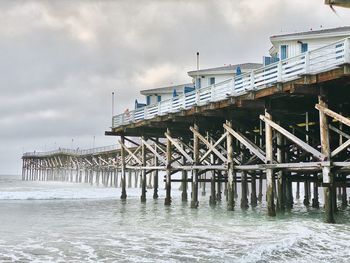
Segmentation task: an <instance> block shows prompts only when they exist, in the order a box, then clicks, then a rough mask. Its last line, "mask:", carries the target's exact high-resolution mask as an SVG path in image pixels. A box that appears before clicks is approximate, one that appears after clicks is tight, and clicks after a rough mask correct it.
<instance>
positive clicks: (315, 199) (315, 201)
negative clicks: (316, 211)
mask: <svg viewBox="0 0 350 263" xmlns="http://www.w3.org/2000/svg"><path fill="white" fill-rule="evenodd" d="M314 177H315V179H314V182H313V190H314V191H313V192H314V197H313V198H312V207H313V208H319V207H320V203H319V201H318V185H317V173H316V174H314Z"/></svg>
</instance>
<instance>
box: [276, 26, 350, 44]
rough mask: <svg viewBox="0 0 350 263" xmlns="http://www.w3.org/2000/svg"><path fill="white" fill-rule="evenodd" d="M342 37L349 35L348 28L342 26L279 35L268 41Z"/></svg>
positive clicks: (349, 30) (349, 27)
mask: <svg viewBox="0 0 350 263" xmlns="http://www.w3.org/2000/svg"><path fill="white" fill-rule="evenodd" d="M334 35H335V36H338V35H339V36H342V35H350V26H343V27H336V28H327V29H320V30H312V29H311V30H309V31H303V32H296V33H288V34H281V35H274V36H271V37H270V40H271V41H273V40H279V39H285V38H291V39H293V38H300V37H315V36H319V37H327V36H334Z"/></svg>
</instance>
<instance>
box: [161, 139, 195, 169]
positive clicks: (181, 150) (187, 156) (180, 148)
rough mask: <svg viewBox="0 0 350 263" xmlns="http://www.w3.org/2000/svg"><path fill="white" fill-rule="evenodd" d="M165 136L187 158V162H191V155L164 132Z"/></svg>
mask: <svg viewBox="0 0 350 263" xmlns="http://www.w3.org/2000/svg"><path fill="white" fill-rule="evenodd" d="M164 135H165V137H166V138H167V139H168V140H169V141H170V142H171V143H172V144H173V145H174V146H175V148H176V149H177V150H178V151H179V152H180V153H181V154H182V155H183V156H184V157H185V158H186V159H187V161H188V162H190V163H193V159H192V157H191V156H189V155H188V154H187V152H186V151H185V150H184V149H183V147H181V145H180V144H179V143H178V142H177V141H176V140H174V139H173V138H172V137H171V136H170V135H169V134H167V133H164Z"/></svg>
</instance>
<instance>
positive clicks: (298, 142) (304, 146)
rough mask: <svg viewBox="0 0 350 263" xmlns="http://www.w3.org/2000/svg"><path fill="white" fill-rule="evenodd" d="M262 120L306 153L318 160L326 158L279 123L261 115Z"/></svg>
mask: <svg viewBox="0 0 350 263" xmlns="http://www.w3.org/2000/svg"><path fill="white" fill-rule="evenodd" d="M260 119H261V120H262V121H264V122H265V123H267V124H268V125H269V126H271V127H272V128H274V129H275V130H276V131H278V132H280V133H282V134H283V136H285V137H286V138H287V139H289V140H290V141H292V142H293V143H295V144H296V145H298V146H299V147H300V148H302V149H304V150H305V151H307V152H309V153H311V154H312V155H313V156H315V157H316V158H318V159H320V160H323V159H324V158H325V156H324V155H323V154H322V153H320V152H319V151H317V150H316V149H314V148H313V147H311V146H310V145H308V144H307V143H305V142H304V141H302V140H301V139H299V138H298V137H296V136H295V135H294V134H292V133H290V132H289V131H287V130H286V129H284V128H282V127H281V126H279V125H278V124H277V123H275V122H273V121H271V120H269V119H267V118H266V117H265V116H263V115H260Z"/></svg>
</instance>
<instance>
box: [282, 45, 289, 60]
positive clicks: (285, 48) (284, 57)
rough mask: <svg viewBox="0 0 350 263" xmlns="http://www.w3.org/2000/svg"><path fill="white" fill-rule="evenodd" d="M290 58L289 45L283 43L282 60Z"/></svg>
mask: <svg viewBox="0 0 350 263" xmlns="http://www.w3.org/2000/svg"><path fill="white" fill-rule="evenodd" d="M286 58H288V45H281V60H282V59H286Z"/></svg>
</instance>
